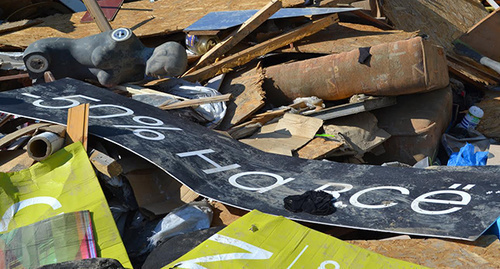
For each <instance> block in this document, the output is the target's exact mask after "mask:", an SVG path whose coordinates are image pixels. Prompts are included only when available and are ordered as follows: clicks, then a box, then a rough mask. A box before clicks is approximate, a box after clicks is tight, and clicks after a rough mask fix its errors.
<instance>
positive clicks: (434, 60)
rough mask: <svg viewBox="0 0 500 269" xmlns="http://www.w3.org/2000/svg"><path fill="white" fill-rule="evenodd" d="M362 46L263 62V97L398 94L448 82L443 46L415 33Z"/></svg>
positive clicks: (339, 97) (430, 89) (323, 97)
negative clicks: (284, 61)
mask: <svg viewBox="0 0 500 269" xmlns="http://www.w3.org/2000/svg"><path fill="white" fill-rule="evenodd" d="M360 51H362V50H361V49H356V50H352V51H349V52H345V53H340V54H332V55H327V56H322V57H318V58H314V59H308V60H304V61H298V62H294V63H287V64H281V65H276V66H271V67H268V68H267V69H266V70H265V75H266V84H265V90H266V92H267V93H268V98H281V99H283V98H286V99H288V100H287V101H289V100H293V99H295V98H297V97H306V96H317V97H319V98H321V99H323V100H341V99H345V98H349V97H351V96H352V95H355V94H361V93H364V94H367V95H373V96H398V95H405V94H412V93H418V92H427V91H432V90H436V89H441V88H444V87H446V86H447V85H448V84H449V77H448V67H447V62H446V57H445V53H444V51H443V49H442V48H441V47H438V46H436V45H434V44H432V43H431V42H429V41H426V40H423V39H422V38H421V37H415V38H411V39H408V40H404V41H398V42H392V43H384V44H380V45H376V46H373V47H371V48H369V50H368V49H366V50H365V51H369V54H370V55H371V56H369V57H367V58H366V61H364V62H362V63H360V62H359V61H358V60H359V59H360Z"/></svg>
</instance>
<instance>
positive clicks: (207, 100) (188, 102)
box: [158, 93, 231, 110]
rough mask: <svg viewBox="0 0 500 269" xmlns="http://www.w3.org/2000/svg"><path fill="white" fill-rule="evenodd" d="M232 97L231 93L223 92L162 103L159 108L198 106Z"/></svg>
mask: <svg viewBox="0 0 500 269" xmlns="http://www.w3.org/2000/svg"><path fill="white" fill-rule="evenodd" d="M229 99H231V94H230V93H228V94H223V95H216V96H211V97H203V98H198V99H189V100H184V101H180V102H176V103H172V104H162V105H160V106H158V108H160V109H163V110H170V109H178V108H184V107H196V106H199V105H203V104H211V103H218V102H227V101H229Z"/></svg>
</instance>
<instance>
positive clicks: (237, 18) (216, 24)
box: [184, 8, 359, 32]
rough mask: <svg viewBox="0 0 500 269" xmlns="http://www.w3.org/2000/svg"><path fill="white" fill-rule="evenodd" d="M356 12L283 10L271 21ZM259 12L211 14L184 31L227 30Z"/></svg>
mask: <svg viewBox="0 0 500 269" xmlns="http://www.w3.org/2000/svg"><path fill="white" fill-rule="evenodd" d="M354 10H359V8H282V9H280V10H278V11H277V12H276V13H274V14H273V15H272V16H271V17H270V18H269V19H270V20H272V19H283V18H292V17H302V16H315V15H326V14H333V13H341V12H349V11H354ZM257 11H258V10H237V11H219V12H211V13H208V14H207V15H205V16H203V17H202V18H201V19H199V20H198V21H196V22H195V23H193V24H191V25H189V26H188V27H187V28H185V29H184V32H189V31H209V30H225V29H228V28H231V27H234V26H238V25H240V24H242V23H244V22H245V21H246V20H248V19H249V18H250V17H252V16H253V14H255V13H257Z"/></svg>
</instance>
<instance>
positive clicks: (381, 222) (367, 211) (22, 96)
mask: <svg viewBox="0 0 500 269" xmlns="http://www.w3.org/2000/svg"><path fill="white" fill-rule="evenodd" d="M80 103H90V104H91V105H90V119H89V132H90V133H91V134H93V135H96V136H99V137H102V138H104V139H106V140H109V141H111V142H113V143H116V144H117V145H120V146H121V147H124V148H126V149H128V150H130V151H132V152H134V153H136V154H137V155H139V156H141V157H143V158H144V159H147V160H149V161H150V162H152V163H153V164H155V165H157V166H158V167H160V168H161V169H163V170H164V171H165V172H167V173H169V174H170V175H172V176H173V177H174V178H176V179H177V180H179V181H180V182H182V183H183V184H185V185H186V186H188V187H189V188H191V189H192V190H194V191H195V192H197V193H199V194H201V195H202V196H205V197H209V198H212V199H214V200H218V201H220V202H222V203H225V204H229V205H232V206H235V207H239V208H243V209H248V210H251V209H258V210H260V211H262V212H265V213H270V214H274V215H282V216H285V217H288V218H291V219H296V220H301V221H306V222H312V223H321V224H326V225H334V226H342V227H351V228H359V229H366V230H374V231H389V232H395V233H402V234H413V235H432V236H437V237H446V238H457V239H465V240H475V239H476V238H477V237H478V236H480V235H481V233H482V232H483V231H484V230H485V229H487V228H488V227H489V226H490V225H491V224H492V223H493V222H494V221H495V220H496V218H497V217H498V216H499V215H500V212H499V211H500V184H499V183H497V181H498V177H497V175H498V174H500V173H499V172H500V168H499V167H498V166H483V167H461V168H459V167H440V168H438V169H415V168H394V167H381V166H371V165H354V164H343V163H336V162H328V161H316V160H305V159H299V158H292V157H287V156H281V155H275V154H269V153H264V152H262V151H259V150H257V149H254V148H252V147H250V146H247V145H244V144H242V143H240V142H238V141H236V140H233V139H231V138H228V137H225V136H222V135H220V134H218V133H216V132H213V131H211V130H209V129H207V128H205V127H203V126H200V125H197V124H194V123H191V122H186V121H184V120H182V119H180V118H177V117H176V116H174V115H173V114H171V113H169V112H168V111H162V110H160V109H157V108H155V107H152V106H149V105H147V104H143V103H140V102H137V101H135V100H132V99H128V98H126V97H123V96H120V95H117V94H114V93H112V92H110V91H107V90H105V89H101V88H98V87H95V86H93V85H90V84H86V83H83V82H81V81H77V80H73V79H63V80H59V81H56V82H52V83H48V84H42V85H37V86H33V87H27V88H22V89H17V90H12V91H8V92H2V93H0V110H1V111H3V112H5V113H10V114H15V115H20V116H23V117H29V118H34V119H39V120H44V121H49V122H56V123H61V124H65V123H66V119H67V110H68V108H70V107H73V106H76V105H79V104H80ZM320 189H321V190H324V191H327V192H330V193H332V194H333V195H334V196H335V197H337V200H338V202H337V203H336V206H337V211H336V212H335V213H333V214H331V215H328V216H316V215H311V214H307V213H291V212H289V211H287V210H285V209H284V207H283V198H285V197H286V196H288V195H296V194H302V193H304V192H305V191H308V190H320Z"/></svg>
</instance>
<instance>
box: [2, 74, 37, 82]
mask: <svg viewBox="0 0 500 269" xmlns="http://www.w3.org/2000/svg"><path fill="white" fill-rule="evenodd" d="M29 77H30V75H29V74H28V73H21V74H17V75H10V76H3V77H0V81H7V80H14V79H20V78H29Z"/></svg>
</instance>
